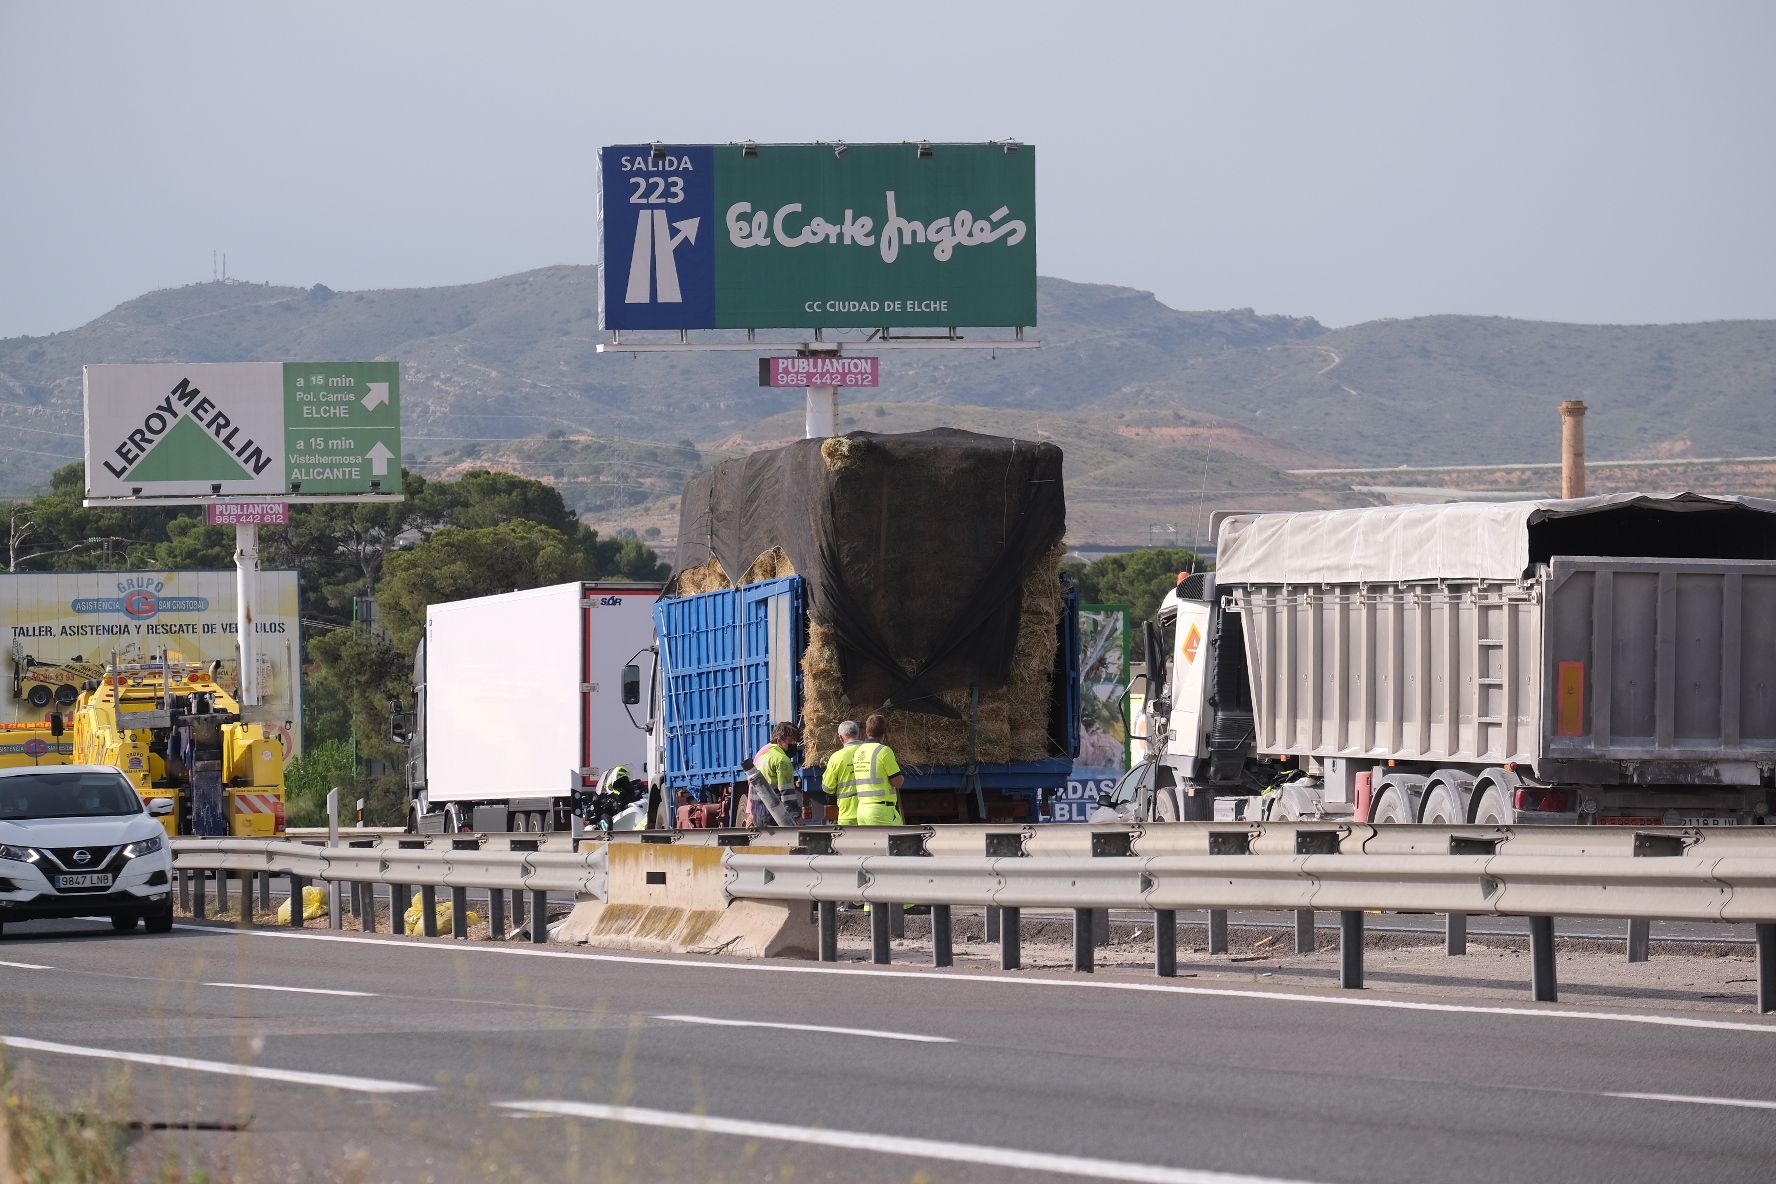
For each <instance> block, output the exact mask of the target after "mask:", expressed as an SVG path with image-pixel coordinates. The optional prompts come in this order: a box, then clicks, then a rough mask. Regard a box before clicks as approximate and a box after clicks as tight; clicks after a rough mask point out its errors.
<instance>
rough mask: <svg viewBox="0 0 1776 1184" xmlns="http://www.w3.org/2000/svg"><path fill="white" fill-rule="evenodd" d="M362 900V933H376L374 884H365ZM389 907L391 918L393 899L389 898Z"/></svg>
mask: <svg viewBox="0 0 1776 1184" xmlns="http://www.w3.org/2000/svg"><path fill="white" fill-rule="evenodd" d="M363 900H364V932H365V933H375V932H376V885H375V883H373V882H367V883H365V885H364V896H363ZM389 906H390V907H389V916H390V917H393V916H394V915H395V910H394V907H393V906H394V898H393V897H391V898H390V899H389Z"/></svg>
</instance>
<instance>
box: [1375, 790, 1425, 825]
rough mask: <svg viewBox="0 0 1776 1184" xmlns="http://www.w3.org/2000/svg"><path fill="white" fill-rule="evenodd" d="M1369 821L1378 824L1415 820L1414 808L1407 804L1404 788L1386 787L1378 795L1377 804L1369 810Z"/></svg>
mask: <svg viewBox="0 0 1776 1184" xmlns="http://www.w3.org/2000/svg"><path fill="white" fill-rule="evenodd" d="M1369 821H1371V822H1373V823H1376V824H1377V825H1383V824H1396V823H1401V822H1413V821H1415V819H1414V818H1413V817H1412V810H1411V807H1409V806H1408V805H1407V804H1406V794H1405V792H1404V791H1403V790H1398V789H1384V790H1382V791H1381V793H1380V794H1378V795H1376V800H1375V805H1374V807H1373V808H1372V809H1371V810H1370V812H1369Z"/></svg>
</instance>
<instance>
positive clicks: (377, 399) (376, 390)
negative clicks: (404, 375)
mask: <svg viewBox="0 0 1776 1184" xmlns="http://www.w3.org/2000/svg"><path fill="white" fill-rule="evenodd" d="M692 221H696V219H694V218H693V219H692ZM364 385H365V386H367V387H369V388H370V393H369V394H367V395H365V396H364V410H366V411H374V410H376V409H377V408H378V407H380V406H382V405H383V404H384V403H386V402H388V401H389V384H388V383H386V382H366V383H365V384H364Z"/></svg>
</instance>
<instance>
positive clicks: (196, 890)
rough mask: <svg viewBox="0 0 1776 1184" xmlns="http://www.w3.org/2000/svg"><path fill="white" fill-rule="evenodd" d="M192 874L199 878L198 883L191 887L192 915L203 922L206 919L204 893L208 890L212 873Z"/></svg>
mask: <svg viewBox="0 0 1776 1184" xmlns="http://www.w3.org/2000/svg"><path fill="white" fill-rule="evenodd" d="M191 874H192V875H194V876H196V877H197V881H196V883H194V884H193V885H192V886H191V915H192V917H193V918H195V919H196V920H199V921H201V920H203V919H204V893H205V892H206V891H207V890H208V886H209V883H210V873H209V872H193V873H191Z"/></svg>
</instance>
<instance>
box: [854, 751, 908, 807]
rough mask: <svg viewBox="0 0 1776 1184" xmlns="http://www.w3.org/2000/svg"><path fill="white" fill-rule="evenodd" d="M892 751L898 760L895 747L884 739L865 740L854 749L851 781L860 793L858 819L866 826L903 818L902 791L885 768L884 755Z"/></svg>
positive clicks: (890, 758)
mask: <svg viewBox="0 0 1776 1184" xmlns="http://www.w3.org/2000/svg"><path fill="white" fill-rule="evenodd" d="M884 753H886V754H888V758H889V761H890V764H891V765H893V767H894V768H896V769H898V765H896V764H894V756H893V751H892V750H891V749H890V748H889V747H888V746H887V745H886V744H883V743H880V742H879V741H875V740H865V741H864V742H863V743H862V744H859V745H858V746H857V747H856V748H855V749H853V750H852V753H851V784H852V786H854V787H855V788H854V790H853V792H854V793H855V794H856V795H857V821H858V823H859V825H862V826H898V825H899V824H900V822H901V813H900V794H899V793H898V792H897V791H896V790H895V788H894V783H893V782H892V781H890V780H889V779H888V778H889V777H890V776H891V775H892V774H890V773H886V772H884V771H883V769H882V756H883V754H884Z"/></svg>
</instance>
